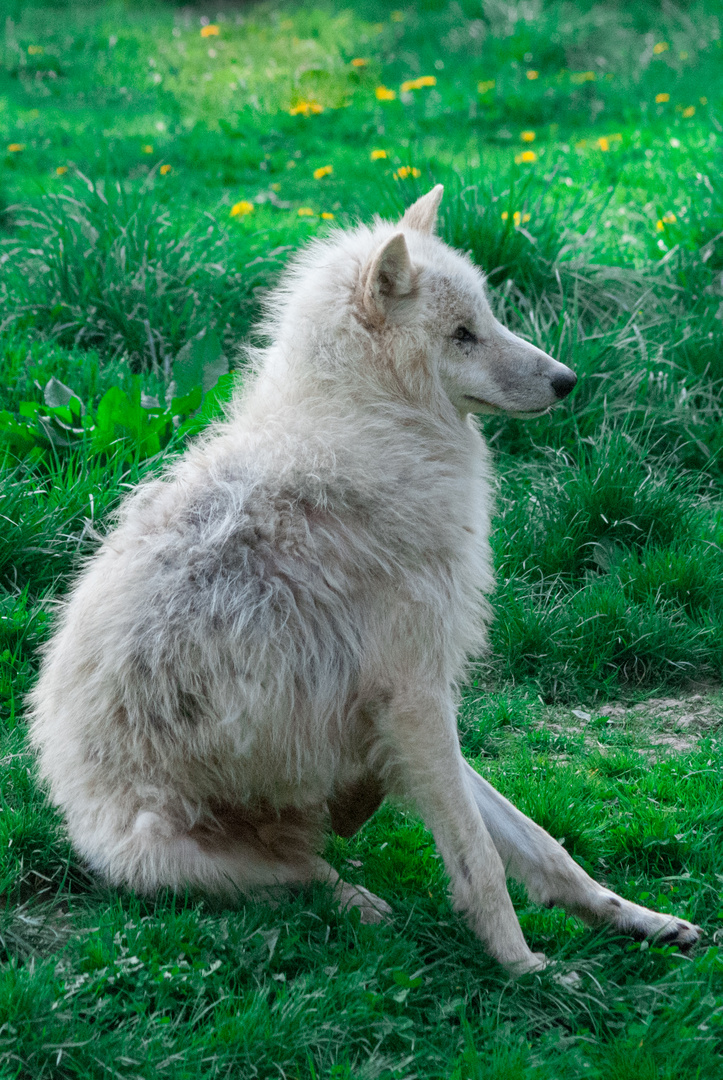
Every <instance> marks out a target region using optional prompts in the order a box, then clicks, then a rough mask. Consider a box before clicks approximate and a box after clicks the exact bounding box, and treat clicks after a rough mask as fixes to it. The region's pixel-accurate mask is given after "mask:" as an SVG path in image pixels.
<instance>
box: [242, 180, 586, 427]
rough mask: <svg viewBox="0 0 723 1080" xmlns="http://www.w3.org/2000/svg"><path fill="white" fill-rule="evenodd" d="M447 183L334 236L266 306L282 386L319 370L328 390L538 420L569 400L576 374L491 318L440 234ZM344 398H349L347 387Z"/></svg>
mask: <svg viewBox="0 0 723 1080" xmlns="http://www.w3.org/2000/svg"><path fill="white" fill-rule="evenodd" d="M442 191H443V189H442V185H441V184H438V185H437V187H435V188H433V189H432V190H431V191H430V192H429V194H427V195H424V196H423V197H422V198H421V199H418V200H417V202H415V203H414V205H413V206H410V207H409V209H408V210H407V212H406V213H405V214H404V216H403V217H402V219H401V221H400V222H399V223H398V224H396V225H395V224H393V223H391V222H388V221H380V220H377V222H376V224H375V225H374V226H372V228H368V227H367V226H364V225H362V226H359V228H357V229H353V230H334V231H333V232H332V233H331V234H330V236H328V237H327V238H326V239H322V240H316V241H314V242H313V243H312V244H311V245H310V246H309V247H308V248H306V249H305V250H303V251H302V252H301V253H300V254H299V255H298V256H297V257H296V258H295V259H293V260H292V262H291V265H290V267H289V270H288V272H287V274H286V276H285V278H284V279H283V281H282V284H281V286H280V288H279V289H277V290H275V291H274V293H272V294H271V296H270V297H269V300H268V302H267V312H268V318H267V321H266V323H265V325H264V327H262V329H264V330H265V331H266V332H267V333H268V335H269V336H270V338H271V339H272V340H273V341H275V343H276V349H275V351H274V360H273V362H272V359H271V357H270V356H267V357H266V359H265V366H266V368H267V370H270V369H271V367H272V366H273V371H274V376H275V378H276V380H277V383H278V385H284V386H288V385H290V382H289V374H290V370H291V367H292V365H293V364H301V365H302V367H303V368H304V369H305V370H307V371H308V367H309V365H311V367H312V368H313V370H314V372H315V374H316V376H317V377H319V378H321V379H322V380H323V381H324V384H325V386H326V388H327V391H328V393H329V394H331V393H334V392H335V391H336V390H342V388H343V387H344V386H347V384H348V383H350V382H351V383H353V384H354V387H355V398H356V400H358V399H359V394H360V393H362V390H363V386H364V385H366V386H367V387H368V388H369V389H370V391H371V393H372V394H375V393H377V392H378V391H379V390H380V389H381V391H382V393H384V394H387V393H389V392H391V393H392V394H397V393H401V394H402V396H404V397H407V398H411V399H412V400H419V399H423V400H425V401H426V402H427V403H428V404H431V399H436V400H437V401H438V403H439V404H440V406H441V407H442V408H443V409H444V410H445V411H446V410H447V409H448V408H449V402H451V403H452V406H453V407H454V409H456V410H457V412H458V413H459V414H460V415H465V414H467V413H500V412H502V413H508V414H510V415H512V416H519V417H528V416H537V415H539V414H540V413H543V412H545V411H546V410H547V409H549V408H550V406H551V405H554V404H555V403H556V402H558V401H559V400H560V399H561V398H564V397H565V396H566V395H567V394H569V393H570V391H571V390H572V388H573V386H574V385H575V382H576V377H575V374H574V373H573V372H572V371H571V370H570V368H568V367H565V365H564V364H560V363H558V362H557V360H553V358H552V357H551V356H548V355H547V353H545V352H543V351H542V350H541V349H538V348H537V347H536V346H535V345H531V344H530V343H529V342H528V341H523V339H522V338H520V337H517V335H516V334H513V333H512V332H511V331H510V330H508V329H506V327H504V326H503V325H502V324H501V323H500V322H498V320H497V319H496V318H495V317H494V315H493V314H492V311H491V309H490V305H489V303H488V301H487V296H486V294H485V285H484V276H483V274H482V273H481V272H480V271H479V270H478V269H477V267H475V266H474V264H473V263H472V261H471V260H470V259H469V258H468V257H467V256H466V255H463V254H462V253H461V252H459V251H455V250H454V249H453V248H451V247H449V246H448V245H447V244H445V243H443V242H442V240H440V239H439V238H438V237H437V236H436V235H435V225H436V220H437V210H438V208H439V203H440V200H441V198H442ZM342 392H343V391H342Z"/></svg>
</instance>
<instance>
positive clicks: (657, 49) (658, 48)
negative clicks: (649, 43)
mask: <svg viewBox="0 0 723 1080" xmlns="http://www.w3.org/2000/svg"><path fill="white" fill-rule="evenodd" d="M669 48H670V45H668V42H667V41H659V42H658V44H657V45H653V52H654V53H655V55H656V56H660V54H661V53H664V52H667V51H668V49H669Z"/></svg>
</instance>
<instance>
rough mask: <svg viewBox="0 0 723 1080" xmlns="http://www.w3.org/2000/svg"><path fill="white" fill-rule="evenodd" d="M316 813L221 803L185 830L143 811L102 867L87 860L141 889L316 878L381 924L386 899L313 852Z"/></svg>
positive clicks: (217, 891)
mask: <svg viewBox="0 0 723 1080" xmlns="http://www.w3.org/2000/svg"><path fill="white" fill-rule="evenodd" d="M319 817H320V815H318V814H317V813H314V812H311V813H309V815H308V817H307V816H305V814H304V813H303V812H302V811H296V810H287V811H281V812H280V813H278V814H276V813H273V812H269V813H268V814H266V815H264V816H259V815H253V816H248V817H247V816H246V815H245V814H244V812H243V811H242V810H238V809H233V810H229V809H228V808H226V809H224V810H221V811H219V812H218V813H217V814H215V815H214V817H213V821H212V824H204V825H196V826H193V827H192V828H190V829H183V828H180V827H179V826H178V825H176V824H174V823H172V822H171V820H170V819H169V818H167V817H164V816H163V815H162V814H160V813H156V812H154V811H142V812H141V813H139V814H138V815H137V817H136V820H135V823H134V825H133V828H132V830H131V832H130V834H129V835H127V836H125V837H124V838H123V839H122V840H121V842H120V843H118V844H117V845H115V846H112V847H111V850H110V851H109V854H108V856H107V858H106V859H104V860H103V862H102V864H99V861H98V860H97V859H94V860H92V861H93V862H94V863H95V865H96V866H97V867H98V868H99V869H100V870H101V871H102V872H104V873H105V876H106V877H108V878H110V880H111V881H113V882H116V883H121V882H122V883H124V884H126V885H129V886H130V887H131V888H133V889H135V890H136V891H137V892H141V893H152V892H155V891H156V890H158V889H160V888H164V887H166V888H172V889H176V890H182V889H186V888H188V889H190V890H191V891H193V892H201V893H205V894H208V895H211V896H218V897H223V898H226V899H229V900H233V899H237V898H238V896H239V894H242V895H254V894H257V895H263V894H264V892H265V891H267V890H269V889H271V888H273V887H275V886H296V885H307V884H310V883H311V882H314V881H321V882H325V883H327V884H328V885H329V886H330V887H331V888H332V890H333V893H334V897H335V899H336V901H337V903H338V904H339V907H340V908H342V909H348V908H351V907H356V908H359V910H360V913H361V920H362V922H380V921H381V920H382V919H383V918H384V917H385V916H387V915H388V914H389V913H390V912H391V908H390V907H389V906H388V904H386V903H385V901H384V900H381V899H379V898H378V897H376V896H374V894H373V893H371V892H369V890H367V889H365V888H364V887H363V886H361V885H350V884H349V883H348V882H345V881H343V880H342V879H341V878H340V877H339V875H338V874H337V872H336V871H335V870H334V869H333V868H332V867H331V866H329V864H328V863H327V862H326V861H325V860H324V859H322V858H320V857H319V856H318V855H317V854H316V848H317V846H318V843H319V842H320V831H319V827H318V826H319Z"/></svg>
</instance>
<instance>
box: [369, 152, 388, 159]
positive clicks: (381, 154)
mask: <svg viewBox="0 0 723 1080" xmlns="http://www.w3.org/2000/svg"><path fill="white" fill-rule="evenodd" d="M386 156H387V152H386V150H372V152H371V159H372V161H381V160H382V158H385V157H386Z"/></svg>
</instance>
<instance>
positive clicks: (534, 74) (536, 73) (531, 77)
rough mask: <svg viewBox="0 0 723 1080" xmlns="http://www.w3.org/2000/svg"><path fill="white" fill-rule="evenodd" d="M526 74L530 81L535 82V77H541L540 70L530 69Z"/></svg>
mask: <svg viewBox="0 0 723 1080" xmlns="http://www.w3.org/2000/svg"><path fill="white" fill-rule="evenodd" d="M526 74H527V78H528V79H529V80H530V82H533V81H534V80H535V79H539V77H540V73H539V71H528V72H527V73H526Z"/></svg>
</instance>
